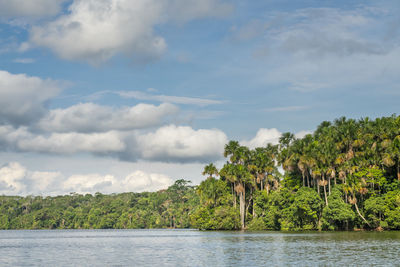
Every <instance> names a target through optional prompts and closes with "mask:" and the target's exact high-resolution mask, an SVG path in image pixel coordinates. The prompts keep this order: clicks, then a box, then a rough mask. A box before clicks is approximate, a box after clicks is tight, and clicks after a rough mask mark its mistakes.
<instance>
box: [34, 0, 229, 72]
mask: <svg viewBox="0 0 400 267" xmlns="http://www.w3.org/2000/svg"><path fill="white" fill-rule="evenodd" d="M231 10H232V8H231V6H230V5H228V4H226V3H221V2H220V1H218V0H204V1H192V0H190V1H188V0H167V1H157V0H105V1H98V0H74V1H73V2H72V4H71V5H70V6H69V8H68V13H67V14H64V15H61V16H59V17H58V18H56V19H55V20H53V21H50V22H47V23H45V24H43V25H36V26H34V27H32V30H31V33H30V41H29V43H30V44H31V45H34V46H35V45H36V46H42V47H47V48H49V49H50V50H52V51H53V52H54V53H55V54H56V55H57V56H59V57H60V58H62V59H67V60H78V61H86V62H89V63H91V64H93V65H98V64H101V63H103V62H105V61H107V60H109V59H110V58H111V57H113V56H115V55H117V54H124V55H127V56H129V57H131V58H134V59H136V60H137V61H143V60H144V61H148V60H152V59H156V58H159V57H160V56H161V55H162V54H163V53H164V51H165V50H166V49H167V44H166V41H165V39H164V38H163V37H162V36H160V35H159V34H157V33H156V31H155V30H154V28H155V26H157V25H160V24H164V23H167V22H169V21H176V22H186V21H190V20H193V19H199V18H203V17H218V16H224V15H226V14H228V13H229V12H230V11H231Z"/></svg>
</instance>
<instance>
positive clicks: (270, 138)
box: [240, 128, 282, 149]
mask: <svg viewBox="0 0 400 267" xmlns="http://www.w3.org/2000/svg"><path fill="white" fill-rule="evenodd" d="M281 135H282V133H281V132H280V131H278V130H277V129H275V128H272V129H265V128H261V129H259V130H258V131H257V134H256V136H255V137H254V138H253V139H251V140H243V141H241V142H240V143H241V144H242V145H244V146H247V147H249V148H251V149H253V148H256V147H264V146H266V145H267V144H268V143H271V144H273V145H276V144H278V143H279V138H280V137H281Z"/></svg>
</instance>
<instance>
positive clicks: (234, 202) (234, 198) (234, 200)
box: [232, 182, 236, 209]
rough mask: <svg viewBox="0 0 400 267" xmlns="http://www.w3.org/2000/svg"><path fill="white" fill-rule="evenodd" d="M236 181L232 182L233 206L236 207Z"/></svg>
mask: <svg viewBox="0 0 400 267" xmlns="http://www.w3.org/2000/svg"><path fill="white" fill-rule="evenodd" d="M234 188H235V182H233V184H232V198H233V207H234V208H235V209H236V193H235V190H234Z"/></svg>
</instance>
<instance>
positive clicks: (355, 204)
mask: <svg viewBox="0 0 400 267" xmlns="http://www.w3.org/2000/svg"><path fill="white" fill-rule="evenodd" d="M353 197H354V198H355V196H354V194H353ZM354 206H355V207H356V210H357V213H358V215H360V217H361V219H363V221H364V222H365V223H366V224H367V225H368V226H369V227H371V225H370V224H369V223H368V221H367V220H366V219H365V218H364V216H362V215H361V212H360V210H359V209H358V205H357V199H356V202H355V203H354Z"/></svg>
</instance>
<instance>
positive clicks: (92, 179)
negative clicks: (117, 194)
mask: <svg viewBox="0 0 400 267" xmlns="http://www.w3.org/2000/svg"><path fill="white" fill-rule="evenodd" d="M116 183H117V181H116V179H115V177H114V176H112V175H99V174H87V175H79V174H78V175H72V176H70V177H69V178H68V179H67V180H65V181H64V182H63V183H62V190H63V191H64V192H75V193H80V194H86V193H95V192H103V193H113V192H112V191H109V190H110V189H111V188H112V187H113V185H115V184H116Z"/></svg>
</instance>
